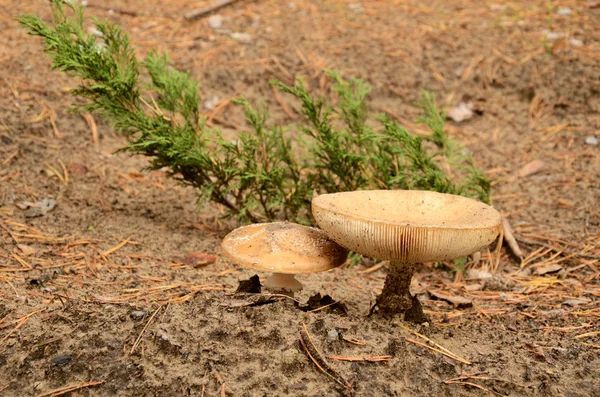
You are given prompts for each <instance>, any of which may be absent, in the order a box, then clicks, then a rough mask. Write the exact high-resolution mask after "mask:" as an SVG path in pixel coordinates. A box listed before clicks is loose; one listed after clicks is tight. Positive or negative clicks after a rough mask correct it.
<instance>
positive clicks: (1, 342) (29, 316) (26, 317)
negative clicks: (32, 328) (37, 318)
mask: <svg viewBox="0 0 600 397" xmlns="http://www.w3.org/2000/svg"><path fill="white" fill-rule="evenodd" d="M46 309H48V308H47V307H44V308H42V309H39V310H35V311H33V312H31V313H29V314H28V315H26V316H24V317H21V318H20V319H18V320H17V325H16V326H15V327H14V328H13V329H12V330H11V331H10V332H9V333H8V334H6V335H5V336H4V338H2V340H0V345H1V344H3V343H4V341H5V340H7V339H8V337H9V336H11V335H12V334H13V333H15V331H16V330H18V329H19V328H21V327H22V326H23V324H25V323H26V322H27V320H29V319H30V318H31V317H32V316H34V315H35V314H37V313H41V312H43V311H45V310H46ZM10 324H14V322H13V323H9V324H6V325H5V326H4V327H2V328H5V327H6V326H8V325H10Z"/></svg>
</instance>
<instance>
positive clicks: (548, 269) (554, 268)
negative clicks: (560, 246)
mask: <svg viewBox="0 0 600 397" xmlns="http://www.w3.org/2000/svg"><path fill="white" fill-rule="evenodd" d="M562 269H563V267H562V266H561V265H559V264H558V263H553V264H550V265H545V266H539V267H537V268H536V269H535V271H534V273H535V274H537V275H538V276H543V275H544V274H549V273H556V272H559V271H561V270H562Z"/></svg>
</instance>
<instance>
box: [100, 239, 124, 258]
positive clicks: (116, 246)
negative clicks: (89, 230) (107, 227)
mask: <svg viewBox="0 0 600 397" xmlns="http://www.w3.org/2000/svg"><path fill="white" fill-rule="evenodd" d="M127 243H129V239H128V238H126V239H125V240H123V241H121V242H120V243H119V244H117V245H115V246H114V247H112V248H111V249H109V250H106V251H104V252H103V253H102V255H103V256H108V255H110V254H112V253H113V252H115V251H117V250H120V249H121V248H123V247H124V246H125V244H127Z"/></svg>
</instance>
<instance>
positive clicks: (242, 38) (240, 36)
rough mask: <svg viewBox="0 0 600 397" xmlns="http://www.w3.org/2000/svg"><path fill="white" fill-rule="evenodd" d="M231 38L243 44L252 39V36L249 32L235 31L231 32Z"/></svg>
mask: <svg viewBox="0 0 600 397" xmlns="http://www.w3.org/2000/svg"><path fill="white" fill-rule="evenodd" d="M231 38H232V39H234V40H235V41H237V42H239V43H243V44H248V43H250V42H251V41H252V36H250V34H249V33H240V32H233V33H231Z"/></svg>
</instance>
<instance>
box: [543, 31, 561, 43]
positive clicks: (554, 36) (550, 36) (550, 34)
mask: <svg viewBox="0 0 600 397" xmlns="http://www.w3.org/2000/svg"><path fill="white" fill-rule="evenodd" d="M563 37H565V34H564V33H557V32H548V34H546V40H548V41H553V40H558V39H560V38H563Z"/></svg>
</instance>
